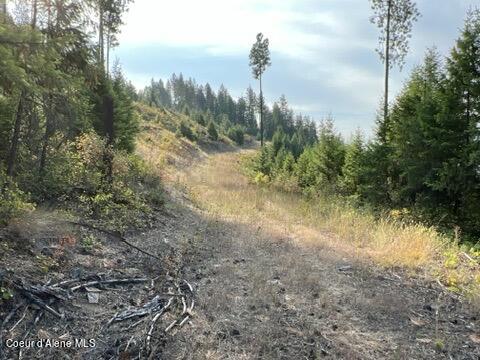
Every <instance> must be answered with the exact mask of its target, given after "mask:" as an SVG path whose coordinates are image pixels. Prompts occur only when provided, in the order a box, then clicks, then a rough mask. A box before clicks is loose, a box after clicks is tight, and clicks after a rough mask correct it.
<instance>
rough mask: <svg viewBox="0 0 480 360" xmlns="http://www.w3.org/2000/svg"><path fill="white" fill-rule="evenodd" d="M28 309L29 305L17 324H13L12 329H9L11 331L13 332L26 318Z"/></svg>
mask: <svg viewBox="0 0 480 360" xmlns="http://www.w3.org/2000/svg"><path fill="white" fill-rule="evenodd" d="M27 311H28V305H27V306H25V310H24V312H23V315H22V317H21V318H20V319H19V320H18V321H17V322H16V323H15V325H13V326H12V328H11V329H10V330H8V332H9V333H11V332H12V331H13V330H15V328H16V327H17V326H18V324H20V323H21V322H22V321H23V319H25V316H26V315H27Z"/></svg>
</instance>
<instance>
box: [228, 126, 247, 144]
mask: <svg viewBox="0 0 480 360" xmlns="http://www.w3.org/2000/svg"><path fill="white" fill-rule="evenodd" d="M227 136H228V137H229V138H230V139H232V140H233V141H235V142H236V143H237V145H243V143H244V141H245V139H244V137H245V131H244V130H243V128H242V127H241V126H239V125H235V126H233V127H231V128H230V129H228V132H227Z"/></svg>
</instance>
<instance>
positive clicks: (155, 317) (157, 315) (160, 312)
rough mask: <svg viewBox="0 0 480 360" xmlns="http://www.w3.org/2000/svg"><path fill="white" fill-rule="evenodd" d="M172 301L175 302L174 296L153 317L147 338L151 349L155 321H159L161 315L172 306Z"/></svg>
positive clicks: (148, 347)
mask: <svg viewBox="0 0 480 360" xmlns="http://www.w3.org/2000/svg"><path fill="white" fill-rule="evenodd" d="M172 302H173V298H170V300H168V303H167V305H165V306H164V307H163V308H162V309H160V311H159V312H158V313H157V314H156V315H155V316H154V317H153V319H152V321H151V324H150V329H149V330H148V333H147V339H146V345H147V349H150V340H151V338H152V334H153V329H154V328H155V323H156V322H157V321H158V319H160V316H162V315H163V314H164V313H165V311H166V310H167V309H168V308H169V307H170V305H171V304H172Z"/></svg>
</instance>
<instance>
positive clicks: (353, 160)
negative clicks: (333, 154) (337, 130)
mask: <svg viewBox="0 0 480 360" xmlns="http://www.w3.org/2000/svg"><path fill="white" fill-rule="evenodd" d="M364 152H365V149H364V141H363V137H362V134H361V133H360V132H357V133H356V134H355V136H354V137H353V140H352V142H351V143H350V144H348V145H347V150H346V153H345V163H344V164H343V167H342V179H341V181H340V182H341V184H340V187H341V189H342V192H343V193H344V194H345V195H347V196H354V197H355V196H356V195H358V191H359V186H360V184H361V182H362V180H363V179H362V169H363V168H364V156H365V154H364Z"/></svg>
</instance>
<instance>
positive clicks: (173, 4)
mask: <svg viewBox="0 0 480 360" xmlns="http://www.w3.org/2000/svg"><path fill="white" fill-rule="evenodd" d="M417 5H418V8H419V11H420V12H421V14H422V16H421V18H420V19H419V21H418V22H417V23H416V24H415V25H414V28H413V33H412V40H411V44H410V52H409V55H408V56H407V59H406V60H407V62H406V65H405V66H404V68H403V70H402V71H401V72H400V70H399V69H395V70H394V71H393V73H392V78H391V93H390V96H391V98H393V97H394V95H395V94H396V93H398V91H400V89H401V87H402V84H403V82H404V81H405V80H406V79H407V78H408V75H409V72H410V71H411V69H412V68H413V67H414V66H416V65H419V64H420V63H421V62H422V59H423V56H424V54H425V50H426V49H427V48H429V47H432V46H436V47H437V49H438V51H439V52H440V53H441V54H442V55H445V56H447V55H448V54H449V52H450V49H451V48H452V46H453V45H454V43H455V40H456V39H457V38H458V36H459V33H460V30H461V28H462V27H463V22H464V19H465V15H466V13H467V11H468V9H469V8H471V7H474V6H480V0H418V1H417ZM370 16H371V9H370V4H369V1H368V0H202V1H199V0H175V1H156V0H135V2H134V3H133V4H132V5H131V8H130V11H129V13H128V14H127V15H126V16H125V25H124V26H123V28H122V33H121V35H120V37H119V40H120V46H119V47H118V48H117V49H115V51H114V57H116V58H118V60H119V62H120V64H121V66H122V68H123V70H124V72H125V74H126V76H127V77H128V78H129V79H130V80H131V81H132V83H133V84H134V85H135V86H136V87H137V88H143V87H144V86H145V85H147V84H149V83H150V80H151V79H152V78H155V79H159V78H161V79H164V80H165V79H167V78H169V77H170V75H171V74H172V73H177V74H178V73H183V75H184V76H185V77H187V78H188V77H192V78H194V79H196V81H197V83H199V84H204V83H206V82H208V83H210V85H212V87H213V88H214V89H218V87H219V86H220V85H221V84H224V85H225V86H226V88H227V89H228V90H229V91H230V93H231V95H232V96H234V97H238V96H241V95H242V94H243V93H244V91H245V89H246V88H247V87H248V86H249V85H251V86H252V87H254V89H256V90H258V84H257V81H256V80H254V79H253V78H252V75H251V70H250V68H249V58H248V56H249V52H250V48H251V46H252V44H253V42H254V41H255V36H256V34H257V33H258V32H262V33H264V34H265V36H266V37H267V38H268V39H269V40H270V51H271V60H272V66H271V67H270V68H268V69H267V71H266V73H265V75H264V82H263V84H264V95H265V98H266V101H267V102H268V103H270V104H272V103H273V102H274V101H276V100H277V99H278V98H279V97H280V96H281V95H282V94H285V96H286V97H287V99H288V101H289V104H290V106H291V107H292V108H293V109H294V111H295V112H296V113H302V114H305V115H310V116H312V117H313V118H314V119H315V120H321V119H322V118H324V117H326V116H332V117H333V119H334V121H335V125H336V128H337V129H338V130H339V131H340V132H341V133H342V134H344V136H346V137H348V136H349V135H350V134H351V133H352V132H353V131H355V130H356V129H361V130H362V131H363V132H364V133H366V134H367V135H368V134H371V132H372V129H373V127H374V122H375V114H376V112H377V109H379V104H380V100H381V98H382V91H383V81H384V80H383V73H384V70H383V64H382V62H381V61H380V59H379V57H378V54H377V53H376V52H375V48H376V47H377V45H378V40H377V38H378V31H377V28H376V27H375V26H374V25H372V24H371V23H370V22H369V18H370Z"/></svg>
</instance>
